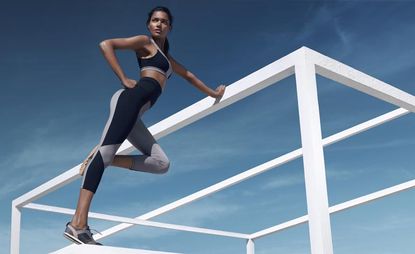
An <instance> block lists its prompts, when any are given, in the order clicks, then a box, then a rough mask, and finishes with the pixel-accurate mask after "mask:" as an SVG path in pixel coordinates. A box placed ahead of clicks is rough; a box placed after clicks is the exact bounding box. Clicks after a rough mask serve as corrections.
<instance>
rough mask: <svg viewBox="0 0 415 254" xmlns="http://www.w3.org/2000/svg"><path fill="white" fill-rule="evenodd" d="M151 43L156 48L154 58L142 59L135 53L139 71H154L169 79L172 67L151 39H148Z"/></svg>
mask: <svg viewBox="0 0 415 254" xmlns="http://www.w3.org/2000/svg"><path fill="white" fill-rule="evenodd" d="M150 40H151V42H152V43H153V44H154V45H155V46H156V48H157V53H156V54H155V55H154V56H151V57H147V58H142V57H140V55H139V54H138V52H136V53H135V54H136V56H137V61H138V65H139V66H140V69H141V70H155V71H158V72H160V73H161V74H163V75H164V76H165V77H167V78H170V76H171V73H172V71H173V70H172V67H171V64H170V61H169V59H168V58H167V57H166V55H165V54H164V53H163V52H162V51H161V50H160V48H159V46H158V45H157V43H156V42H155V41H154V40H153V38H151V39H150Z"/></svg>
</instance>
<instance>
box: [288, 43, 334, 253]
mask: <svg viewBox="0 0 415 254" xmlns="http://www.w3.org/2000/svg"><path fill="white" fill-rule="evenodd" d="M303 53H304V54H303V56H302V57H299V59H298V61H297V62H296V65H295V78H296V85H297V98H298V111H299V115H300V130H301V143H302V149H303V162H304V176H305V186H306V196H307V210H308V218H309V233H310V244H311V253H312V254H332V253H333V244H332V238H331V226H330V216H329V211H328V197H327V184H326V169H325V164H324V154H323V142H322V136H321V126H320V113H319V106H318V98H317V83H316V73H315V69H314V64H312V63H310V62H309V61H308V58H307V57H306V54H305V51H304V52H303Z"/></svg>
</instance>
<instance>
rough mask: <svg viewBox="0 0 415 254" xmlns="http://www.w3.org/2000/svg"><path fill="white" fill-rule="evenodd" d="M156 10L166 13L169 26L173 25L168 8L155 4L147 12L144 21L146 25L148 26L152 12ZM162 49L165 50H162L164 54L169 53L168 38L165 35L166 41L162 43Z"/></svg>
mask: <svg viewBox="0 0 415 254" xmlns="http://www.w3.org/2000/svg"><path fill="white" fill-rule="evenodd" d="M156 11H162V12H164V13H166V14H167V16H169V23H170V26H172V25H173V15H171V12H170V10H169V9H168V8H167V7H164V6H157V7H154V8H153V9H152V10H151V11H150V12H149V13H148V18H147V22H146V24H147V26H148V24H150V20H151V16H153V14H154V12H156ZM164 51H165V52H164V53H165V54H168V53H169V40H168V39H167V37H166V42H165V44H164Z"/></svg>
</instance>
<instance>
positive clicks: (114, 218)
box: [24, 203, 249, 239]
mask: <svg viewBox="0 0 415 254" xmlns="http://www.w3.org/2000/svg"><path fill="white" fill-rule="evenodd" d="M24 208H29V209H33V210H39V211H45V212H53V213H61V214H70V215H73V214H75V210H74V209H68V208H63V207H57V206H49V205H41V204H33V203H30V204H27V205H25V206H24ZM88 217H89V218H94V219H100V220H106V221H115V222H123V223H128V224H131V225H142V226H149V227H157V228H166V229H173V230H180V231H188V232H194V233H201V234H209V235H218V236H227V237H234V238H242V239H249V235H248V234H241V233H235V232H228V231H223V230H215V229H207V228H200V227H189V226H183V225H176V224H170V223H163V222H155V221H147V220H140V219H137V218H135V219H132V218H127V217H122V216H115V215H108V214H102V213H94V212H89V213H88Z"/></svg>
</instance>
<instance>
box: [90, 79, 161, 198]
mask: <svg viewBox="0 0 415 254" xmlns="http://www.w3.org/2000/svg"><path fill="white" fill-rule="evenodd" d="M161 92H162V90H161V86H160V84H159V83H158V81H157V80H155V79H153V78H150V77H143V78H141V79H140V80H139V81H138V83H137V85H136V86H135V87H134V88H126V89H120V90H118V91H117V92H116V93H115V94H114V95H113V96H112V98H111V103H110V116H109V119H108V121H107V124H106V126H105V128H104V131H103V133H102V137H101V141H100V143H99V145H98V147H97V149H96V150H95V153H94V155H93V157H92V159H91V161H90V162H89V163H88V165H87V166H86V169H85V173H84V178H83V181H82V188H83V189H87V190H90V191H92V192H93V193H95V192H96V190H97V188H98V185H99V182H100V181H101V178H102V174H103V173H104V169H105V168H106V167H107V166H109V165H110V164H111V162H112V160H113V159H114V156H115V153H116V152H117V150H118V148H119V147H120V146H121V144H122V143H123V142H124V140H125V139H127V137H128V140H129V141H130V142H131V143H132V144H133V145H134V146H135V147H137V149H139V150H141V151H142V152H143V154H144V155H140V156H134V157H135V158H134V160H133V166H132V167H133V168H131V169H133V170H139V171H145V172H150V173H165V172H166V171H167V168H168V167H169V161H168V158H167V156H166V155H165V153H164V152H163V150H162V149H161V147H160V146H159V145H158V144H157V142H156V141H155V140H154V137H153V136H152V135H151V134H150V132H149V131H148V129H147V128H146V127H145V126H144V124H143V123H142V121H141V115H142V114H143V113H144V112H145V111H146V110H147V109H149V108H151V107H152V106H153V105H154V104H155V103H156V101H157V99H158V97H159V96H160V94H161ZM134 165H135V167H134Z"/></svg>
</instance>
